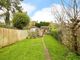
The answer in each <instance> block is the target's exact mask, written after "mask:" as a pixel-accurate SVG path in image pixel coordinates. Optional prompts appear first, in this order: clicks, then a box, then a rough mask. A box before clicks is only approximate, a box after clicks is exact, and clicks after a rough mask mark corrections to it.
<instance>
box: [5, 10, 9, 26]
mask: <svg viewBox="0 0 80 60" xmlns="http://www.w3.org/2000/svg"><path fill="white" fill-rule="evenodd" d="M9 18H10V14H9V10H8V9H7V12H6V18H5V23H6V25H10V19H9Z"/></svg>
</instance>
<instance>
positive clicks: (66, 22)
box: [56, 0, 80, 54]
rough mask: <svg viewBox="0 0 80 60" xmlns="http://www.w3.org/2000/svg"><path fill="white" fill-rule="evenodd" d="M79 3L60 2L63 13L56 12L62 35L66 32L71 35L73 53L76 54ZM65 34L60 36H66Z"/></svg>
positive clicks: (79, 21) (79, 25) (71, 0)
mask: <svg viewBox="0 0 80 60" xmlns="http://www.w3.org/2000/svg"><path fill="white" fill-rule="evenodd" d="M79 2H80V1H79V0H61V3H62V11H63V12H61V13H62V14H60V13H59V11H57V12H56V13H57V14H56V18H57V20H58V21H59V23H61V28H62V33H63V32H65V33H66V32H67V31H69V32H70V33H71V34H70V33H68V34H70V35H71V42H72V47H73V51H74V52H75V53H76V54H78V44H77V43H78V42H77V30H78V29H79V28H80V24H79V23H80V19H79V17H80V5H79ZM66 17H67V18H66ZM65 33H64V34H63V35H62V36H64V35H66V34H65ZM66 36H67V35H66ZM68 38H69V37H68ZM65 39H66V38H65Z"/></svg>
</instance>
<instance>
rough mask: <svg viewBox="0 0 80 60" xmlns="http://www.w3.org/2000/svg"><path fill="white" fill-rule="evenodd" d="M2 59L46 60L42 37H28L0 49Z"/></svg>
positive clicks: (0, 59) (0, 58)
mask: <svg viewBox="0 0 80 60" xmlns="http://www.w3.org/2000/svg"><path fill="white" fill-rule="evenodd" d="M0 60H45V59H44V50H43V46H42V42H41V38H36V39H26V40H24V41H21V42H18V43H15V44H13V45H11V46H8V47H5V48H2V49H0Z"/></svg>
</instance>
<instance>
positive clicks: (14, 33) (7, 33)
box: [0, 28, 28, 48]
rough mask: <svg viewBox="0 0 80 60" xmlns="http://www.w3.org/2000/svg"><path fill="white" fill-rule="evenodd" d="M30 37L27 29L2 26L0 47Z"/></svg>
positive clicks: (0, 29)
mask: <svg viewBox="0 0 80 60" xmlns="http://www.w3.org/2000/svg"><path fill="white" fill-rule="evenodd" d="M26 37H28V32H27V30H14V29H7V28H0V48H1V47H4V46H6V45H9V44H13V43H15V42H17V41H20V40H23V39H25V38H26Z"/></svg>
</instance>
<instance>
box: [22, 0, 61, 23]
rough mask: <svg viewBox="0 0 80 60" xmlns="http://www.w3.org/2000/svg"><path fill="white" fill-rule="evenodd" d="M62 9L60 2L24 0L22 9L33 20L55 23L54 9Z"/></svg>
mask: <svg viewBox="0 0 80 60" xmlns="http://www.w3.org/2000/svg"><path fill="white" fill-rule="evenodd" d="M53 6H55V7H56V8H60V0H24V1H23V2H22V7H23V10H24V11H27V13H28V15H29V16H30V18H31V20H34V21H49V22H50V21H54V16H53V15H52V14H51V10H52V7H53Z"/></svg>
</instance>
